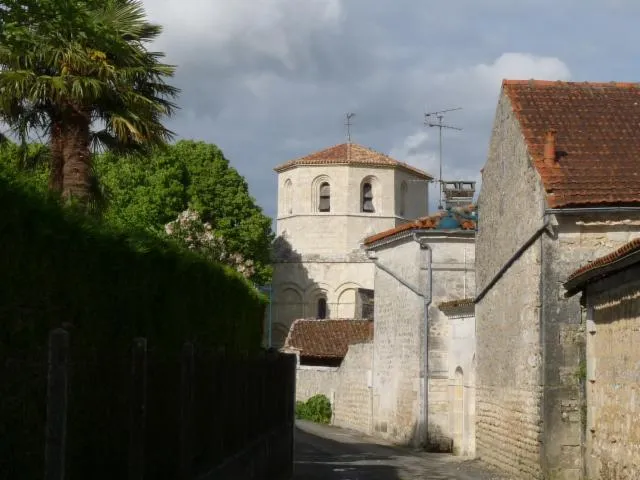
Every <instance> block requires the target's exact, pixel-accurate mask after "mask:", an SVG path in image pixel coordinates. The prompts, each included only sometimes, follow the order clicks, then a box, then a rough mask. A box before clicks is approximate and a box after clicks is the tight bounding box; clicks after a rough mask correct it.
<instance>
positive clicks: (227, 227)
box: [95, 140, 273, 284]
mask: <svg viewBox="0 0 640 480" xmlns="http://www.w3.org/2000/svg"><path fill="white" fill-rule="evenodd" d="M95 165H96V172H97V175H98V178H99V179H100V182H101V184H102V185H103V186H104V188H105V190H106V195H107V198H108V201H109V207H108V209H107V211H106V213H105V220H107V221H108V222H110V223H112V224H114V225H117V226H123V227H126V228H131V227H134V228H139V229H144V230H149V231H152V232H156V233H162V232H163V230H164V225H165V224H166V223H168V222H170V221H172V220H175V219H176V217H177V216H178V214H179V213H180V212H182V211H184V210H186V209H187V208H188V207H191V208H193V209H194V210H196V211H197V212H198V213H200V214H201V216H202V219H203V221H205V222H211V224H212V225H213V228H214V229H215V230H216V232H217V233H218V234H220V235H221V236H222V237H223V238H224V239H225V244H226V245H227V246H228V248H229V249H230V250H231V251H232V252H237V253H241V254H242V255H243V256H244V258H246V259H251V260H253V261H254V263H255V265H256V275H255V278H252V279H251V280H252V281H254V282H255V283H258V284H262V283H267V282H268V281H269V280H270V277H271V267H270V263H271V262H270V248H271V241H272V240H273V233H272V232H271V219H270V218H269V217H267V216H266V215H264V213H263V212H262V210H261V208H260V207H259V206H258V205H257V204H256V202H255V200H254V199H253V198H252V197H251V195H250V194H249V188H248V185H247V182H246V181H245V180H244V178H243V177H242V176H241V175H240V174H239V173H238V172H237V171H236V170H235V169H234V168H233V167H232V166H231V165H230V164H229V160H227V159H226V158H225V156H224V154H223V153H222V151H221V150H220V149H219V148H218V147H217V146H215V145H212V144H208V143H205V142H196V141H191V140H182V141H179V142H177V143H176V144H174V145H169V146H167V147H164V148H162V147H160V148H156V149H155V150H154V151H153V152H151V153H150V154H148V155H128V156H123V155H116V154H105V155H101V156H98V157H96V160H95Z"/></svg>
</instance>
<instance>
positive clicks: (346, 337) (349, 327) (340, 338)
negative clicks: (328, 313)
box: [285, 319, 373, 358]
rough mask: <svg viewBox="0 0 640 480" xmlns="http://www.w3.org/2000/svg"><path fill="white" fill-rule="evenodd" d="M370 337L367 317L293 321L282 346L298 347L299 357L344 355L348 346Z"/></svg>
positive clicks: (365, 340) (364, 341)
mask: <svg viewBox="0 0 640 480" xmlns="http://www.w3.org/2000/svg"><path fill="white" fill-rule="evenodd" d="M372 340H373V322H372V321H370V320H315V319H313V320H307V319H301V320H296V321H295V322H293V324H292V325H291V330H290V331H289V335H288V336H287V339H286V341H285V348H294V349H296V350H300V356H302V357H314V358H344V356H345V355H346V354H347V350H348V349H349V345H353V344H356V343H366V342H370V341H372Z"/></svg>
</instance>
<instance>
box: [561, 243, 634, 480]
mask: <svg viewBox="0 0 640 480" xmlns="http://www.w3.org/2000/svg"><path fill="white" fill-rule="evenodd" d="M565 288H566V289H567V294H568V295H569V296H572V295H574V294H576V293H578V292H582V298H581V303H582V305H583V306H584V307H585V314H586V330H587V333H586V337H587V358H586V365H585V368H584V369H583V371H582V372H581V375H582V374H583V375H584V379H583V381H585V385H586V401H587V402H586V403H587V405H586V406H587V418H586V430H587V431H586V438H585V440H586V442H585V447H586V448H585V467H586V468H585V470H586V471H585V473H586V478H601V479H605V480H609V479H627V478H628V479H632V478H640V423H638V412H639V411H640V396H639V393H638V386H639V385H640V349H639V348H638V345H639V344H640V240H638V239H636V240H633V241H631V242H630V243H628V244H626V245H624V246H623V247H621V248H620V249H618V250H616V251H614V252H612V253H611V254H609V255H606V256H604V257H600V258H598V259H597V260H595V261H594V262H592V263H589V264H587V265H585V266H584V267H582V268H580V269H579V270H577V271H576V272H575V273H574V274H573V275H571V277H569V279H568V280H567V282H566V283H565Z"/></svg>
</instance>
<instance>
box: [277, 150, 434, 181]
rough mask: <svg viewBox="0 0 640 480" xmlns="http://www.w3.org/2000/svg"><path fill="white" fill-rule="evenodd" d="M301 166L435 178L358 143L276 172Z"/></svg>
mask: <svg viewBox="0 0 640 480" xmlns="http://www.w3.org/2000/svg"><path fill="white" fill-rule="evenodd" d="M301 165H354V166H365V167H393V168H400V169H402V170H406V171H408V172H410V173H412V174H414V175H416V176H418V177H421V178H423V179H425V180H431V179H432V178H433V177H432V176H431V175H429V174H428V173H427V172H424V171H422V170H420V169H418V168H415V167H412V166H411V165H409V164H406V163H403V162H399V161H398V160H394V159H393V158H391V157H390V156H388V155H385V154H383V153H380V152H376V151H375V150H372V149H370V148H367V147H363V146H362V145H358V144H356V143H342V144H340V145H334V146H333V147H329V148H325V149H324V150H320V151H319V152H315V153H312V154H310V155H307V156H305V157H302V158H298V159H295V160H290V161H288V162H286V163H283V164H281V165H278V166H277V167H276V168H274V170H275V171H276V172H278V173H280V172H284V171H286V170H289V169H291V168H294V167H297V166H301Z"/></svg>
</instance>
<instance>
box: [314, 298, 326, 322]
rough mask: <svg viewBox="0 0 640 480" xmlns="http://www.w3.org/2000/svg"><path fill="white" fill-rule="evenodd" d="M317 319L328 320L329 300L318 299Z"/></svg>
mask: <svg viewBox="0 0 640 480" xmlns="http://www.w3.org/2000/svg"><path fill="white" fill-rule="evenodd" d="M316 318H318V319H320V320H324V319H325V318H327V299H326V298H324V297H321V298H319V299H318V314H317V316H316Z"/></svg>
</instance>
